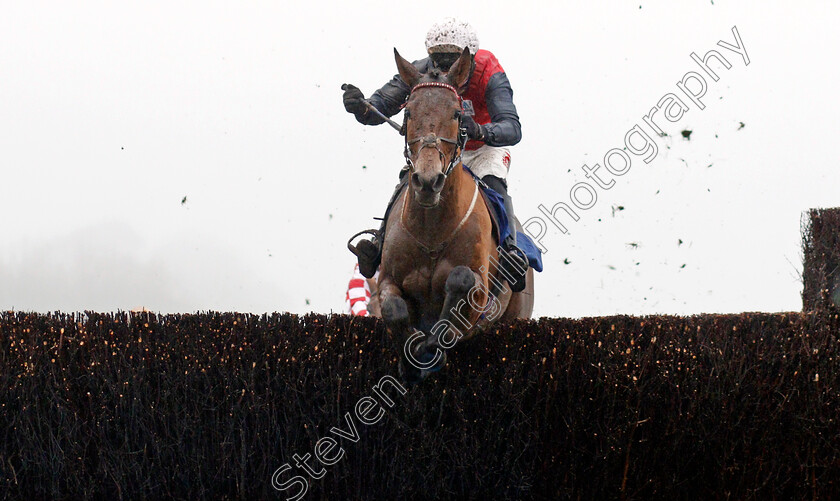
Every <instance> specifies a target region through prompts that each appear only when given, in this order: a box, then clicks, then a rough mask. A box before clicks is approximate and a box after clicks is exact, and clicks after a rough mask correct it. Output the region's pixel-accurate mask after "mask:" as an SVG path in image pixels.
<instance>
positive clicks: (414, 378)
mask: <svg viewBox="0 0 840 501" xmlns="http://www.w3.org/2000/svg"><path fill="white" fill-rule="evenodd" d="M399 373H400V378H402V380H403V381H405V382H406V383H408V384H409V385H410V386H414V385H415V384H417V383H419V382H420V381H422V380H423V379H424V378H425V376H424V375H423V371H421V370H420V369H418V368H416V367H414V366H413V365H411V364H408V366H406V364H405V361H404V360H403V359H402V357H400V363H399Z"/></svg>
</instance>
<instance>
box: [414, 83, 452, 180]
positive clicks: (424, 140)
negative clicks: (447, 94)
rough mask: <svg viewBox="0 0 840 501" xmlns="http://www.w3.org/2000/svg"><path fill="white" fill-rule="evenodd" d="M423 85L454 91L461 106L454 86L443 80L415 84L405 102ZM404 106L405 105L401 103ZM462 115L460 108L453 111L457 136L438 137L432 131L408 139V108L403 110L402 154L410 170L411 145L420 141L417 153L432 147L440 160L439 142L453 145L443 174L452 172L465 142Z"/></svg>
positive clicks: (441, 152) (446, 174)
mask: <svg viewBox="0 0 840 501" xmlns="http://www.w3.org/2000/svg"><path fill="white" fill-rule="evenodd" d="M424 87H438V88H443V89H448V90H451V91H452V92H454V93H455V95H456V96H457V97H458V103H459V104H460V105H461V108H463V99H461V95H460V94H458V89H456V88H455V87H454V86H452V85H449V84H447V83H443V82H422V83H419V84H417V85H415V86H414V87H413V88H412V89H411V92H409V93H408V97H407V98H406V103H408V98H409V97H411V94H413V93H414V91H415V90H417V89H422V88H424ZM403 106H405V105H403ZM461 117H462V115H461V110H459V111H457V112H456V113H455V118H457V120H458V137H457V138H456V139H449V138H445V137H439V136H437V135H435V134H433V133H430V134H427V135H425V136H423V137H418V138H414V139H412V140H411V141H409V140H408V118H409V114H408V110H406V111H405V117H404V121H403V135H404V136H405V149H404V150H403V155H404V156H405V163H406V164H407V165H408V167H409V169H410V170H415V167H414V161H413V160H411V146H413V145H415V144H417V143H420V148H418V149H417V154H418V155H419V154H420V151H421V150H422V149H423V148H434V149H436V150H437V152H438V154H439V155H440V159H441V161H443V160H445V157H446V156H445V155H444V154H443V150H441V149H440V147H441V143H447V144H451V145H452V146H455V150H454V151H453V152H452V158H451V159H450V160H449V165H448V166H447V167H446V169H445V170H444V171H443V175H444V176H446V177H449V174H450V173H451V172H452V169H454V168H455V166H456V165H458V164H459V163H460V162H461V151H463V149H464V145H465V144H466V143H467V131H466V129H464V128H463V127H462V125H463V124H462V118H461Z"/></svg>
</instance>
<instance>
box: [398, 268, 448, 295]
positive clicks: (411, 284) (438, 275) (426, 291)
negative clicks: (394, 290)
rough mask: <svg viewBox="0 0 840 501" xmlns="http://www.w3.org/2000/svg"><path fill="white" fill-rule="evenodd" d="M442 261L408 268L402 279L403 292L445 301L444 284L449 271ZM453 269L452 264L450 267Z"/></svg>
mask: <svg viewBox="0 0 840 501" xmlns="http://www.w3.org/2000/svg"><path fill="white" fill-rule="evenodd" d="M444 267H445V266H442V265H441V264H440V263H435V265H432V264H429V263H424V264H421V265H420V266H417V267H416V268H413V269H412V270H410V271H409V270H406V273H405V274H404V275H403V279H402V281H401V284H400V285H401V287H400V288H401V289H402V290H403V293H404V294H406V295H407V296H410V297H412V298H415V299H418V300H421V299H425V301H429V300H431V302H432V303H438V302H441V303H442V302H443V294H444V286H445V284H446V277H447V275H448V271H447V270H445V269H444ZM449 271H451V266H450V267H449ZM425 301H424V302H425Z"/></svg>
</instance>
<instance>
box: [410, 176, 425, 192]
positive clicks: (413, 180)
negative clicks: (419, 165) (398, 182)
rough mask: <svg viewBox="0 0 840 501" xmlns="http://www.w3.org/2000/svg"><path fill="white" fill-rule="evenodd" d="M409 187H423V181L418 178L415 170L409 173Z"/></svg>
mask: <svg viewBox="0 0 840 501" xmlns="http://www.w3.org/2000/svg"><path fill="white" fill-rule="evenodd" d="M411 187H412V188H414V189H415V190H420V189H422V188H423V181H421V180H420V175H419V174H417V173H416V172H414V173H412V174H411Z"/></svg>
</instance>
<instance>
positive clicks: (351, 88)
mask: <svg viewBox="0 0 840 501" xmlns="http://www.w3.org/2000/svg"><path fill="white" fill-rule="evenodd" d="M341 90H343V91H344V109H345V110H347V112H348V113H352V114H354V115H356V116H359V115H363V114H364V113H365V111H367V106H365V95H364V94H362V91H360V90H359V88H358V87H356V86H355V85H351V84H344V85H342V86H341Z"/></svg>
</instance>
